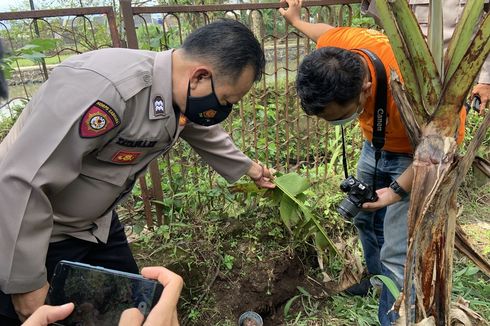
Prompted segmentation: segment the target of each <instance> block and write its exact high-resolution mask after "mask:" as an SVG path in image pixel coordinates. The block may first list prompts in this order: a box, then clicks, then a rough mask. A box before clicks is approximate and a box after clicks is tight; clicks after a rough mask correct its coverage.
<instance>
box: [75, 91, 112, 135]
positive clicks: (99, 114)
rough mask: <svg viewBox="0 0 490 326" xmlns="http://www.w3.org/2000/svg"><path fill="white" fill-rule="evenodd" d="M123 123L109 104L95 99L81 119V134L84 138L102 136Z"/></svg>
mask: <svg viewBox="0 0 490 326" xmlns="http://www.w3.org/2000/svg"><path fill="white" fill-rule="evenodd" d="M120 124H121V119H120V118H119V116H118V115H117V113H116V111H114V110H113V109H112V108H111V107H110V106H109V105H107V104H105V103H104V102H102V101H99V100H97V101H95V103H94V104H92V105H91V106H90V107H89V108H88V109H87V111H85V113H84V114H83V117H82V119H81V120H80V128H79V134H80V137H82V138H93V137H98V136H102V135H104V134H105V133H107V132H109V131H110V130H112V129H114V128H115V127H117V126H119V125H120Z"/></svg>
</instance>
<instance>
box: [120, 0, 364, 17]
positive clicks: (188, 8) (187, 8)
mask: <svg viewBox="0 0 490 326" xmlns="http://www.w3.org/2000/svg"><path fill="white" fill-rule="evenodd" d="M120 2H121V5H122V3H123V2H130V1H129V0H120ZM358 3H359V1H358V0H320V1H305V2H303V6H305V7H306V6H329V5H330V6H331V5H348V4H358ZM286 7H287V4H286V3H279V2H275V3H239V4H223V5H183V6H151V7H132V11H133V14H134V15H138V14H151V13H155V12H158V11H160V12H165V13H174V12H178V13H186V12H208V11H233V10H258V9H278V8H286Z"/></svg>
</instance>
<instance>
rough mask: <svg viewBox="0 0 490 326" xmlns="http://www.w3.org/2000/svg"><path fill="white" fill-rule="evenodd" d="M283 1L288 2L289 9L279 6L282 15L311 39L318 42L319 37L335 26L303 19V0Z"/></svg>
mask: <svg viewBox="0 0 490 326" xmlns="http://www.w3.org/2000/svg"><path fill="white" fill-rule="evenodd" d="M280 2H281V3H284V2H286V3H287V4H288V6H289V8H288V9H284V8H279V12H280V13H281V15H282V16H283V17H284V18H285V19H286V20H287V22H288V23H290V24H291V25H293V27H295V28H296V29H297V30H299V31H300V32H302V33H304V34H305V35H306V36H307V37H308V38H309V39H311V40H312V41H314V42H315V43H316V42H317V40H318V38H319V37H320V36H322V35H323V34H324V33H325V32H326V31H328V30H330V29H332V28H334V27H333V26H331V25H329V24H324V23H316V24H313V23H310V22H307V21H304V20H301V7H302V5H303V0H281V1H280Z"/></svg>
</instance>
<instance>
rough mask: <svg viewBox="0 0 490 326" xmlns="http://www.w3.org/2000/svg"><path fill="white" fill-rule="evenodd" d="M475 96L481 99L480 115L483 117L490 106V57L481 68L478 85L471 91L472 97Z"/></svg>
mask: <svg viewBox="0 0 490 326" xmlns="http://www.w3.org/2000/svg"><path fill="white" fill-rule="evenodd" d="M475 95H478V96H479V97H480V100H481V105H480V115H483V114H485V110H488V107H489V106H490V56H488V57H487V60H485V63H484V64H483V66H482V68H481V71H480V77H479V78H478V84H477V85H475V87H474V88H473V90H472V91H471V96H475Z"/></svg>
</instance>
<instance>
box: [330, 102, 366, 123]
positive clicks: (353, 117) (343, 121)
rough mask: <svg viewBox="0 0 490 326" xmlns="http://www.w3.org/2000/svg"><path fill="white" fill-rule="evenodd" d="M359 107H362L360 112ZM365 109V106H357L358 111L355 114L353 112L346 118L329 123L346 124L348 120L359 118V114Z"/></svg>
mask: <svg viewBox="0 0 490 326" xmlns="http://www.w3.org/2000/svg"><path fill="white" fill-rule="evenodd" d="M359 108H361V111H360V112H359ZM363 111H364V108H362V107H361V106H359V107H358V108H357V110H356V112H354V114H352V115H351V116H350V117H348V118H345V119H340V120H333V121H329V122H328V123H329V124H331V125H332V126H340V125H343V124H346V123H348V122H351V121H353V120H355V119H357V117H358V116H359V115H361V113H362V112H363Z"/></svg>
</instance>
